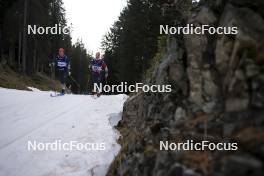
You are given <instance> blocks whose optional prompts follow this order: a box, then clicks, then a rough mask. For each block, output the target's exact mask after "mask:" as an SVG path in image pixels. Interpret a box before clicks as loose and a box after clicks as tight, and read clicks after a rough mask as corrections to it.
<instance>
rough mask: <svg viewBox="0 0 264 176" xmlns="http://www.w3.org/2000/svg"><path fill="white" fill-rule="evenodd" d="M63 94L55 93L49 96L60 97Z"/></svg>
mask: <svg viewBox="0 0 264 176" xmlns="http://www.w3.org/2000/svg"><path fill="white" fill-rule="evenodd" d="M64 95H65V94H62V93H55V94H52V93H51V94H50V97H61V96H64Z"/></svg>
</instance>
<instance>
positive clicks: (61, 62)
mask: <svg viewBox="0 0 264 176" xmlns="http://www.w3.org/2000/svg"><path fill="white" fill-rule="evenodd" d="M55 66H56V68H57V70H58V72H59V80H60V83H61V94H62V95H64V94H65V88H66V84H65V82H66V79H67V77H68V76H69V75H70V74H71V72H70V60H69V58H68V57H67V56H66V55H65V54H64V49H63V48H60V49H59V54H58V55H57V57H56V61H55Z"/></svg>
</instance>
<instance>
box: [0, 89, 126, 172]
mask: <svg viewBox="0 0 264 176" xmlns="http://www.w3.org/2000/svg"><path fill="white" fill-rule="evenodd" d="M49 95H50V92H29V91H18V90H10V89H2V88H0V176H25V175H26V176H57V175H63V176H87V175H88V176H89V175H98V176H101V175H105V173H106V171H107V169H108V167H109V165H110V163H111V162H112V160H113V158H114V156H115V155H116V154H117V153H118V151H119V149H120V146H119V145H118V144H117V142H116V140H117V139H118V134H117V132H116V131H115V130H114V129H113V127H112V126H111V125H110V122H109V119H110V118H111V120H114V121H116V120H117V119H120V115H121V112H122V108H123V103H124V101H125V99H126V96H125V95H116V96H101V97H100V98H98V99H93V98H92V97H90V96H82V95H65V96H63V97H54V98H51V97H50V96H49ZM113 118H114V119H113ZM58 140H60V141H62V142H65V143H69V142H71V141H78V142H79V143H82V144H85V143H96V144H100V143H104V144H105V150H92V151H91V150H81V151H78V150H72V151H66V150H56V151H51V150H48V151H40V150H35V151H33V150H31V151H29V150H28V141H31V142H33V141H37V142H39V143H51V142H54V141H58Z"/></svg>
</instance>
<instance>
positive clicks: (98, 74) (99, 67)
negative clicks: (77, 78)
mask: <svg viewBox="0 0 264 176" xmlns="http://www.w3.org/2000/svg"><path fill="white" fill-rule="evenodd" d="M100 56H101V54H100V52H97V53H96V56H95V58H94V59H92V60H91V63H90V65H89V68H90V69H91V72H92V82H93V85H94V84H96V85H97V86H99V84H100V83H102V72H103V71H104V72H105V77H106V78H107V76H108V68H107V65H106V64H105V62H104V60H103V59H101V57H100ZM93 91H94V92H93V94H97V96H100V95H101V94H100V92H97V90H93ZM95 91H96V92H95Z"/></svg>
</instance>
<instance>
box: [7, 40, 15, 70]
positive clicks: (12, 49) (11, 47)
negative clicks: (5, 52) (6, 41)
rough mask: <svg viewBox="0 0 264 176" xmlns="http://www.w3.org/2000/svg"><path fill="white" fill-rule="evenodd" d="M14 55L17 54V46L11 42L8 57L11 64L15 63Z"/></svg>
mask: <svg viewBox="0 0 264 176" xmlns="http://www.w3.org/2000/svg"><path fill="white" fill-rule="evenodd" d="M14 56H15V47H14V44H13V43H11V44H10V46H9V57H8V65H9V66H12V65H13V61H14Z"/></svg>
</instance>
